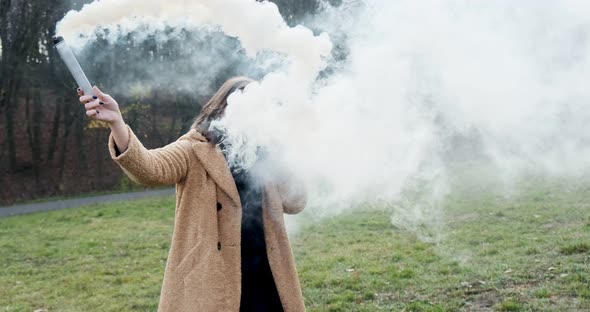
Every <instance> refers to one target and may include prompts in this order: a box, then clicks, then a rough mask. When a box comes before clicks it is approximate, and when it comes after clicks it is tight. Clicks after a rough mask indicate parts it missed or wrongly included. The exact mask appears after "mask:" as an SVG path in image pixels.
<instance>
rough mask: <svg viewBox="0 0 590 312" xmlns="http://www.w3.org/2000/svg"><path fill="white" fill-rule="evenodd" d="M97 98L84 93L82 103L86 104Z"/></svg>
mask: <svg viewBox="0 0 590 312" xmlns="http://www.w3.org/2000/svg"><path fill="white" fill-rule="evenodd" d="M94 100H96V99H95V98H94V97H93V96H92V95H83V96H81V97H80V103H82V104H86V103H88V102H91V101H94Z"/></svg>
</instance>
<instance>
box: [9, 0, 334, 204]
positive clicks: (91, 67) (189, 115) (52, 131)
mask: <svg viewBox="0 0 590 312" xmlns="http://www.w3.org/2000/svg"><path fill="white" fill-rule="evenodd" d="M88 2H91V1H65V0H51V1H50V0H29V1H25V0H0V46H1V50H0V53H1V54H0V196H1V198H0V205H7V204H12V203H15V202H19V201H23V200H29V199H35V198H42V197H47V196H62V195H77V194H82V193H87V192H101V191H114V190H127V189H130V188H135V187H137V186H134V185H133V184H132V183H131V182H130V181H129V180H128V179H127V178H126V177H124V176H123V175H122V172H121V170H120V169H119V168H118V167H117V166H116V164H115V163H114V162H113V161H111V160H110V156H109V155H108V149H107V138H108V135H109V133H110V130H109V129H108V127H106V126H105V125H103V124H100V123H96V122H92V121H90V120H89V119H88V118H87V117H86V115H85V113H84V108H83V106H82V105H80V103H79V102H78V99H77V95H76V88H77V85H76V84H75V82H74V80H73V78H71V76H70V74H69V73H68V72H67V70H66V68H65V66H64V64H63V63H62V61H61V60H60V59H59V56H58V55H57V53H56V51H55V50H54V49H53V42H52V36H53V35H54V34H55V26H56V23H57V22H58V21H59V20H60V19H62V18H63V17H64V15H65V14H66V12H68V11H69V10H72V9H80V8H81V7H82V5H83V4H85V3H88ZM273 2H275V3H276V4H277V5H278V6H279V9H280V11H281V14H283V16H284V17H285V19H286V20H287V22H288V23H289V24H296V23H298V22H299V21H301V20H302V19H304V18H305V17H306V16H309V15H310V14H314V12H316V11H317V10H318V8H319V3H318V0H298V1H289V0H275V1H273ZM337 2H338V1H332V2H331V4H332V5H338V3H337ZM197 35H198V34H194V33H191V32H188V31H184V32H181V34H180V36H178V35H177V36H175V38H171V39H170V40H168V41H167V42H165V44H162V42H161V40H160V41H157V40H155V39H153V40H149V38H148V40H145V38H144V39H142V40H141V41H139V40H135V39H134V37H133V35H130V36H129V37H128V38H123V40H120V41H118V42H116V43H112V42H107V41H106V40H105V39H104V38H101V37H100V36H99V39H98V40H96V41H95V42H93V43H92V44H91V45H90V46H88V47H86V48H85V49H84V51H82V52H81V55H80V60H81V63H82V65H83V67H84V69H85V70H86V72H87V74H88V76H89V77H91V81H92V82H93V83H94V84H97V85H99V86H104V87H105V89H106V91H107V92H109V93H111V95H113V96H114V97H115V98H116V99H117V100H118V102H119V103H120V104H121V107H122V111H123V113H124V117H125V120H126V121H127V123H128V124H130V125H131V127H133V129H134V130H135V131H136V133H137V134H138V136H140V138H141V139H142V142H143V143H144V144H145V145H146V147H148V148H155V147H160V146H164V145H165V144H168V143H170V142H172V141H174V140H175V139H176V138H178V137H179V136H180V135H181V134H182V133H184V132H185V131H187V130H188V128H189V126H190V124H191V123H192V121H193V119H194V117H195V116H196V115H197V113H198V112H199V110H200V107H201V106H202V105H203V104H204V102H205V101H206V100H207V99H208V98H209V97H210V96H211V95H212V93H213V92H214V91H215V89H216V88H217V87H218V86H219V85H220V84H221V83H222V82H223V81H225V79H227V78H228V77H230V76H233V75H236V74H242V73H241V72H240V70H241V68H240V67H239V66H238V63H239V62H241V60H240V59H238V58H236V57H235V56H232V55H230V54H231V53H233V52H235V45H238V43H237V42H236V41H235V40H232V39H231V38H219V36H220V35H218V36H217V37H216V36H215V35H199V36H200V37H199V38H198V40H182V39H183V38H184V39H195V38H193V37H195V36H197ZM183 36H184V37H183ZM220 40H221V41H220ZM195 42H198V44H199V46H198V49H200V50H199V51H200V52H203V51H204V50H203V49H209V53H211V51H213V53H223V51H226V53H227V54H228V55H227V60H228V62H227V63H223V64H216V67H215V72H214V73H211V74H210V75H209V76H210V78H209V79H210V81H208V82H207V83H203V82H199V81H194V82H191V81H187V85H189V84H190V83H194V84H200V83H202V84H203V85H205V86H207V87H203V88H195V89H193V90H190V92H188V91H189V90H188V89H187V88H186V87H175V86H171V85H170V84H172V83H175V81H170V82H169V83H170V84H167V83H162V82H161V81H166V80H165V79H158V81H159V82H158V83H154V79H153V77H154V75H157V74H158V73H161V74H168V75H174V74H175V73H179V74H183V75H181V76H182V77H187V79H188V80H190V79H189V78H188V77H190V74H191V72H190V71H189V72H184V73H181V72H182V71H185V70H186V65H187V64H186V63H183V62H177V61H178V60H182V59H185V58H186V57H188V56H190V55H191V54H193V56H194V54H195V53H197V52H195V46H194V44H195ZM207 43H209V46H207V45H206V44H207ZM220 43H222V44H221V45H220ZM191 45H193V46H191ZM229 47H231V49H230V48H229ZM220 51H221V52H220ZM200 52H199V53H200ZM189 61H190V58H189ZM138 62H145V63H146V64H149V69H150V70H149V71H148V70H146V68H145V67H142V66H138V64H139V63H138ZM193 70H198V68H193ZM142 85H149V92H148V93H149V94H146V93H143V92H126V91H125V90H127V91H129V89H130V88H131V89H132V88H140V89H141V88H142ZM133 86H134V87H133Z"/></svg>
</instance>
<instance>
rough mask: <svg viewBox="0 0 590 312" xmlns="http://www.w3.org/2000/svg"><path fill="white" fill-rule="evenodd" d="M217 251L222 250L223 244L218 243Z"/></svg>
mask: <svg viewBox="0 0 590 312" xmlns="http://www.w3.org/2000/svg"><path fill="white" fill-rule="evenodd" d="M217 250H221V242H219V243H217Z"/></svg>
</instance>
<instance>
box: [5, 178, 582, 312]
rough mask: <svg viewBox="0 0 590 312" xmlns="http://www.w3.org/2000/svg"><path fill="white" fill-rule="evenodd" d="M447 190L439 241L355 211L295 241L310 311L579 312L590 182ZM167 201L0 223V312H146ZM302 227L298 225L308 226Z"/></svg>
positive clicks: (164, 248)
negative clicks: (509, 191) (508, 190)
mask: <svg viewBox="0 0 590 312" xmlns="http://www.w3.org/2000/svg"><path fill="white" fill-rule="evenodd" d="M520 190H521V191H519V192H518V194H516V195H514V194H513V195H512V196H510V197H506V196H502V195H499V194H501V193H503V192H495V191H492V190H490V188H487V187H481V186H480V187H478V186H469V187H465V188H462V189H456V190H455V191H453V193H451V194H450V195H449V198H448V200H447V203H446V205H445V206H446V209H447V211H446V213H445V216H446V219H447V222H446V226H445V229H444V240H443V241H442V242H441V243H439V244H430V243H424V242H421V241H420V240H418V239H417V238H416V235H415V234H412V233H408V232H406V231H404V230H402V229H398V228H395V227H394V226H392V225H391V222H390V217H391V210H390V209H389V208H388V207H386V206H385V207H381V208H378V209H371V210H366V209H362V208H361V209H358V210H356V211H355V212H351V213H347V214H344V215H341V216H338V217H334V218H330V219H324V220H321V221H316V222H313V223H310V224H307V225H305V226H303V227H302V228H301V229H300V231H299V234H298V235H297V236H296V237H295V238H294V239H293V242H292V243H293V249H294V251H295V255H296V258H297V263H298V269H299V273H300V276H301V280H302V284H303V289H304V295H305V298H306V304H307V307H308V310H309V311H590V183H578V182H572V181H569V182H568V181H566V182H563V181H551V182H550V183H549V182H543V181H540V182H539V181H535V186H534V187H527V186H526V185H525V186H523V187H521V188H520ZM173 207H174V199H173V198H172V197H164V198H160V199H149V200H141V201H134V202H125V203H117V204H108V205H92V206H88V207H84V208H81V209H70V210H64V211H55V212H49V213H40V214H34V215H28V216H19V217H11V218H7V219H0V254H1V256H0V267H1V271H0V311H1V312H7V311H34V310H36V309H44V310H45V311H155V310H156V308H157V304H158V297H159V291H160V286H161V281H162V276H163V270H164V264H165V261H166V256H167V252H168V248H169V241H170V238H171V231H172V226H173V213H174V208H173ZM303 219H306V218H305V216H304V217H303Z"/></svg>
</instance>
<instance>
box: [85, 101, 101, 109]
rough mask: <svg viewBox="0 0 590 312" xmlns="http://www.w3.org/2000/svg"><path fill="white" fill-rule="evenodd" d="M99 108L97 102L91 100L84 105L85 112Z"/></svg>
mask: <svg viewBox="0 0 590 312" xmlns="http://www.w3.org/2000/svg"><path fill="white" fill-rule="evenodd" d="M99 106H101V105H100V101H99V100H93V101H91V102H88V103H86V104H84V107H85V108H86V110H92V109H95V108H97V107H99Z"/></svg>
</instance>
